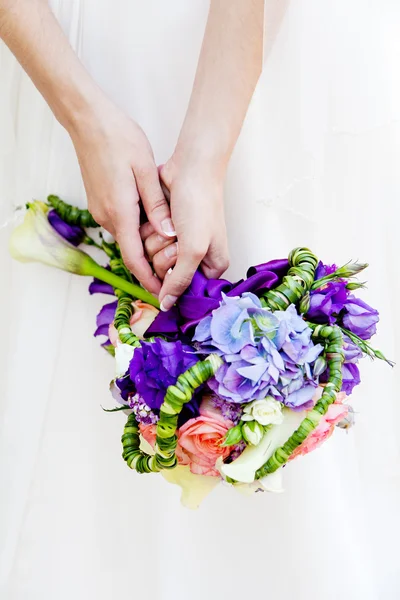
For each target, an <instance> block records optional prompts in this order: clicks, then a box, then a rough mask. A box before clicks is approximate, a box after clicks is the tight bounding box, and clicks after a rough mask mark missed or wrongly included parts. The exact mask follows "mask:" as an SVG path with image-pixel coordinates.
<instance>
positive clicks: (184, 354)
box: [129, 338, 198, 409]
mask: <svg viewBox="0 0 400 600" xmlns="http://www.w3.org/2000/svg"><path fill="white" fill-rule="evenodd" d="M197 361H198V357H197V355H196V354H195V353H194V352H193V349H192V348H191V347H190V346H186V345H184V344H182V342H179V341H178V342H166V341H164V340H162V339H160V338H156V339H155V340H154V342H142V344H141V346H140V347H138V348H136V349H135V352H134V355H133V358H132V360H131V363H130V366H129V376H130V379H131V381H132V382H133V383H134V386H135V389H136V391H137V392H138V393H139V395H140V396H141V397H142V398H143V400H144V401H145V402H146V404H147V405H148V406H149V407H150V408H151V409H159V408H160V407H161V404H162V403H163V402H164V396H165V393H166V391H167V388H168V386H170V385H174V384H175V383H176V380H177V378H178V376H179V375H181V374H182V373H184V372H185V371H186V370H187V369H189V368H190V367H192V366H193V365H194V364H195V363H196V362H197Z"/></svg>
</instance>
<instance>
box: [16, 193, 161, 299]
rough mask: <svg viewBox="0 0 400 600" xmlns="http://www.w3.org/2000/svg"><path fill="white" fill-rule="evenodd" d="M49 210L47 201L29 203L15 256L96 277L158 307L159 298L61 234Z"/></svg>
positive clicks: (18, 231) (17, 238)
mask: <svg viewBox="0 0 400 600" xmlns="http://www.w3.org/2000/svg"><path fill="white" fill-rule="evenodd" d="M48 210H49V207H48V206H47V205H46V204H44V202H39V201H35V202H31V203H30V204H28V210H27V211H26V214H25V218H24V221H23V223H21V225H18V227H16V228H15V229H14V231H13V232H12V234H11V236H10V242H9V249H10V254H11V256H12V257H13V258H15V259H16V260H18V261H20V262H40V263H43V264H45V265H49V266H50V267H56V268H57V269H62V270H63V271H68V272H69V273H75V274H76V275H88V276H90V277H96V278H97V279H100V280H101V281H104V282H105V283H109V284H110V285H112V286H113V287H114V288H116V289H120V290H122V291H124V292H126V293H127V294H130V295H131V296H133V297H134V298H139V299H140V300H143V301H144V302H148V303H149V304H151V305H152V306H155V307H157V308H159V306H160V305H159V302H158V300H157V299H156V298H155V297H154V296H153V295H152V294H150V293H149V292H147V291H146V290H144V289H143V288H142V287H141V286H140V285H136V284H134V283H131V282H129V281H126V280H125V279H123V278H122V277H118V276H117V275H115V274H114V273H112V272H111V271H108V270H107V269H104V267H101V266H100V265H99V264H97V263H96V261H94V260H93V259H92V258H91V256H89V255H88V254H86V252H82V250H78V248H75V246H72V244H70V243H69V242H67V241H66V240H65V239H64V238H63V237H61V236H60V235H59V234H58V233H57V232H56V230H55V229H53V227H52V226H51V225H50V223H49V220H48V218H47V213H48Z"/></svg>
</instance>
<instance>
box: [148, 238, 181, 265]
mask: <svg viewBox="0 0 400 600" xmlns="http://www.w3.org/2000/svg"><path fill="white" fill-rule="evenodd" d="M175 243H176V238H165V237H162V236H161V235H160V234H159V233H153V234H152V235H150V236H149V237H148V238H147V239H146V241H145V242H144V249H145V251H146V254H147V256H148V258H149V260H150V262H153V258H154V256H155V255H156V254H157V253H158V252H160V251H161V250H164V248H167V247H168V246H172V245H174V244H175ZM170 252H172V250H170ZM175 254H176V252H175Z"/></svg>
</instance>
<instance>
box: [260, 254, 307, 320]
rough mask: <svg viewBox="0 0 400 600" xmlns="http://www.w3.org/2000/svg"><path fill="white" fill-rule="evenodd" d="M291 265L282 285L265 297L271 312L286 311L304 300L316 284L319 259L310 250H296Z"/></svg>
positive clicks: (291, 255)
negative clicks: (291, 305) (315, 278)
mask: <svg viewBox="0 0 400 600" xmlns="http://www.w3.org/2000/svg"><path fill="white" fill-rule="evenodd" d="M289 265H290V268H289V271H288V272H287V275H286V276H285V277H284V278H283V280H282V283H281V284H280V285H278V286H277V287H276V288H274V289H273V290H269V291H268V292H267V293H266V294H264V296H263V299H264V301H265V304H266V306H267V307H268V308H270V309H271V310H286V309H287V307H288V306H289V305H290V304H296V303H297V302H298V301H299V300H301V299H302V298H303V296H304V295H305V294H306V292H307V291H308V290H310V288H311V286H312V284H313V282H314V277H315V270H316V268H317V265H318V258H317V257H316V256H315V254H313V253H312V252H311V250H309V249H308V248H295V249H294V250H292V252H291V253H290V254H289Z"/></svg>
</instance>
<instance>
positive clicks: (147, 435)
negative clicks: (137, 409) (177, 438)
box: [139, 423, 190, 465]
mask: <svg viewBox="0 0 400 600" xmlns="http://www.w3.org/2000/svg"><path fill="white" fill-rule="evenodd" d="M156 430H157V426H156V425H144V424H143V423H140V425H139V431H140V434H141V436H142V437H143V438H144V439H145V440H146V442H147V443H148V444H150V446H151V447H152V448H153V450H154V446H155V444H156ZM175 454H176V457H177V459H178V464H180V465H188V464H189V463H190V459H189V457H188V456H187V454H185V452H184V451H183V450H182V448H181V447H180V445H179V443H178V445H177V447H176V451H175Z"/></svg>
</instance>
